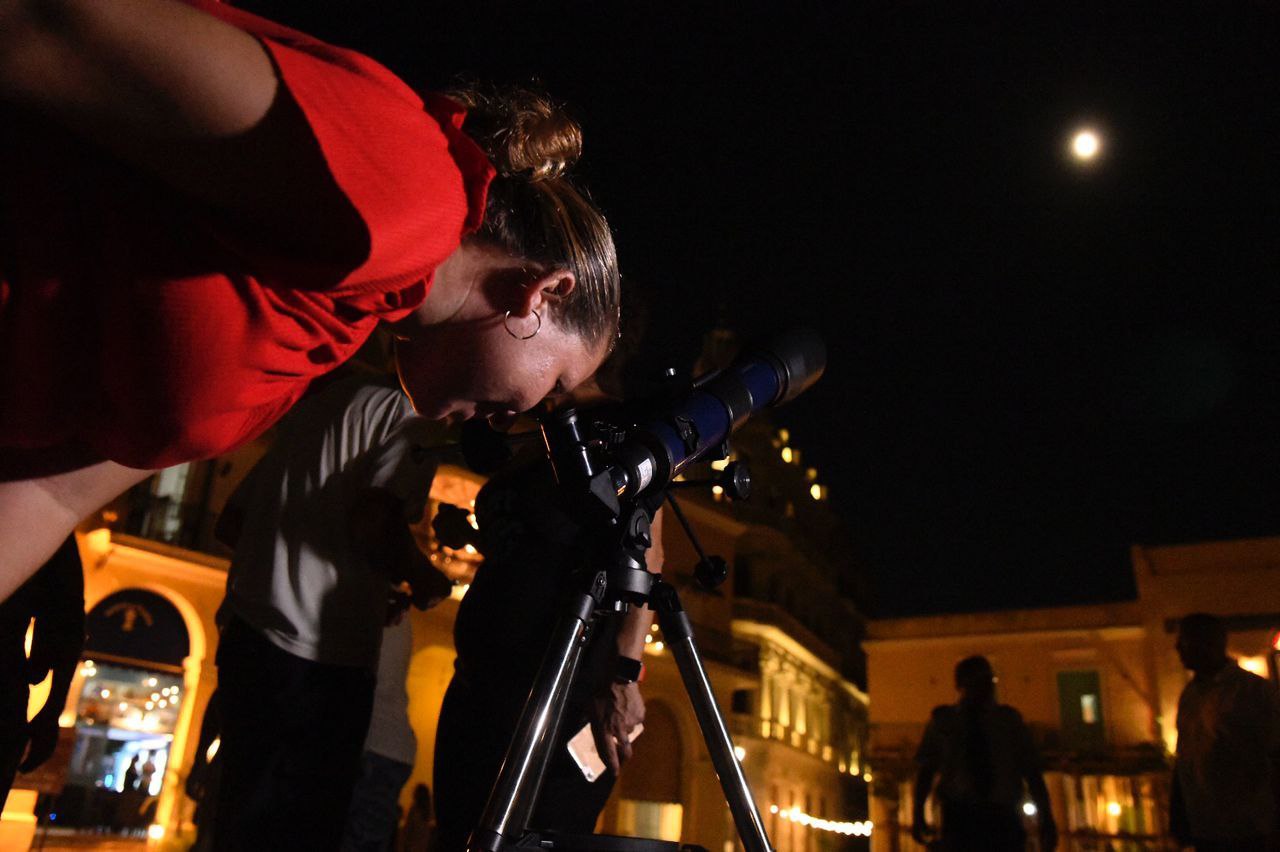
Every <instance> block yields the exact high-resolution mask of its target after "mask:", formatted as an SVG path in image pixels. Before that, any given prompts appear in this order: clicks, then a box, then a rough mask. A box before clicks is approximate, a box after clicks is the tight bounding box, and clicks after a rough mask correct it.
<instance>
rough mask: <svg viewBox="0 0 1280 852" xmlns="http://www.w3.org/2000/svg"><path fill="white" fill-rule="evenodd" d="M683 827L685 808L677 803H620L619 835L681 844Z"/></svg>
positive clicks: (626, 801) (632, 801)
mask: <svg viewBox="0 0 1280 852" xmlns="http://www.w3.org/2000/svg"><path fill="white" fill-rule="evenodd" d="M683 825H684V806H683V805H680V804H677V803H675V802H648V801H643V800H638V799H621V800H619V802H618V833H619V834H625V835H629V836H631V837H648V838H652V839H654V840H670V841H672V842H679V840H680V831H681V829H682V828H683Z"/></svg>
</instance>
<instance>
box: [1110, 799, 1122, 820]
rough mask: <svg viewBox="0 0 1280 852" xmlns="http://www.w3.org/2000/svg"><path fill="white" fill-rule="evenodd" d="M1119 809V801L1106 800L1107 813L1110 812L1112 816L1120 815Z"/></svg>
mask: <svg viewBox="0 0 1280 852" xmlns="http://www.w3.org/2000/svg"><path fill="white" fill-rule="evenodd" d="M1120 810H1121V808H1120V803H1119V802H1107V813H1109V814H1111V815H1112V816H1113V817H1118V816H1120Z"/></svg>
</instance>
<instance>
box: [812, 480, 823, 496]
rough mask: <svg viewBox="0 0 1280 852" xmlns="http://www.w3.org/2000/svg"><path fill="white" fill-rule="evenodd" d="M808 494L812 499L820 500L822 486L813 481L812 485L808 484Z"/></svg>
mask: <svg viewBox="0 0 1280 852" xmlns="http://www.w3.org/2000/svg"><path fill="white" fill-rule="evenodd" d="M809 496H810V497H812V498H813V499H815V500H821V499H822V486H821V485H819V484H818V483H816V482H815V483H813V485H810V486H809Z"/></svg>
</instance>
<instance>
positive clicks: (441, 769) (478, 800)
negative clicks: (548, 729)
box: [433, 675, 616, 852]
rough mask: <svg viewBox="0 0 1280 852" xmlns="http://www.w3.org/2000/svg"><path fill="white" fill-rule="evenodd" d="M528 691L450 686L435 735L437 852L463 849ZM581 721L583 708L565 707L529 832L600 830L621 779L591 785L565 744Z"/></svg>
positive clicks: (607, 777) (609, 777) (461, 682)
mask: <svg viewBox="0 0 1280 852" xmlns="http://www.w3.org/2000/svg"><path fill="white" fill-rule="evenodd" d="M527 694H528V693H527V690H525V692H524V693H520V692H518V691H514V690H512V691H506V692H500V693H498V694H492V693H490V692H488V691H484V692H482V691H481V690H478V689H475V688H473V687H471V686H469V685H468V683H467V681H466V680H465V679H463V678H460V677H459V676H458V675H455V676H454V678H453V680H452V681H451V682H450V683H449V689H448V691H447V692H446V693H445V696H444V705H443V706H442V707H441V708H440V726H439V728H438V729H437V731H436V759H435V775H434V779H433V780H434V784H435V799H436V832H437V833H436V842H437V846H436V847H435V852H459V850H462V849H465V848H466V844H467V838H468V837H469V836H470V834H471V830H472V829H473V828H474V827H475V825H476V823H478V822H479V821H480V816H481V812H482V811H483V810H484V806H485V803H486V802H487V801H488V799H489V791H490V789H491V788H492V787H493V782H494V779H496V778H497V777H498V770H499V768H501V766H502V758H503V757H504V756H505V755H506V751H507V745H508V744H509V743H510V741H511V735H512V734H513V733H514V732H515V727H516V723H517V722H518V720H519V717H520V711H521V710H522V709H523V707H524V699H525V697H526V696H527ZM584 723H585V719H584V718H583V711H582V708H581V707H573V706H569V707H566V712H565V722H564V729H563V730H562V731H561V732H560V738H559V740H558V741H557V742H556V744H555V745H554V746H553V747H552V755H551V762H550V763H549V764H548V765H547V774H546V777H545V778H544V779H543V784H542V790H541V793H540V795H539V796H538V805H537V807H536V808H535V809H534V814H533V816H532V817H531V818H530V820H529V825H530V828H535V829H544V830H547V829H549V830H553V831H559V832H565V833H571V834H586V833H589V832H590V831H591V830H592V829H594V828H595V824H596V819H597V817H599V816H600V812H601V811H602V810H604V806H605V802H606V801H607V800H608V798H609V792H610V791H611V790H612V789H613V784H614V781H615V780H616V779H615V776H614V774H613V773H612V772H609V771H608V770H606V771H605V773H604V775H602V776H601V777H599V778H597V779H596V780H595V782H594V783H589V782H588V781H587V780H586V779H585V778H583V777H582V771H581V770H580V769H578V765H577V764H576V763H574V762H573V758H571V757H570V756H569V751H568V749H567V748H566V744H567V742H568V740H569V738H571V737H572V736H573V735H574V734H575V733H577V732H578V730H579V729H581V728H582V725H583V724H584Z"/></svg>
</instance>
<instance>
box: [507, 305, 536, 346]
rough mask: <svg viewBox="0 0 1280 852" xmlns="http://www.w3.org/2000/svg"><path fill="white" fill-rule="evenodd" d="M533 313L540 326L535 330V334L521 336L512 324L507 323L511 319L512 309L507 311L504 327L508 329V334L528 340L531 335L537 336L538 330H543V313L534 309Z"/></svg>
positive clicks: (517, 338) (518, 338)
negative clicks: (512, 328) (513, 329)
mask: <svg viewBox="0 0 1280 852" xmlns="http://www.w3.org/2000/svg"><path fill="white" fill-rule="evenodd" d="M533 315H534V316H535V317H537V319H538V327H537V328H535V329H534V330H533V334H526V335H524V336H521V335H519V334H516V333H515V332H514V331H512V330H511V326H510V325H508V324H507V323H509V322H510V321H511V311H507V314H506V316H504V317H503V318H502V327H503V328H505V329H506V330H507V334H509V335H511V336H512V337H514V338H515V339H516V340H528V339H529V338H531V337H537V336H538V332H540V331H542V314H540V313H538V312H537V310H534V311H533Z"/></svg>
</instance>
